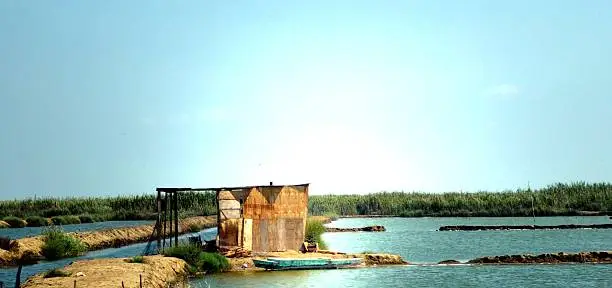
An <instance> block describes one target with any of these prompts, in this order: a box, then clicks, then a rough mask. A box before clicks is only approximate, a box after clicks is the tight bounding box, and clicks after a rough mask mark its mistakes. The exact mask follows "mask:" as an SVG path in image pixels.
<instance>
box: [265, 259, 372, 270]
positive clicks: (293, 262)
mask: <svg viewBox="0 0 612 288" xmlns="http://www.w3.org/2000/svg"><path fill="white" fill-rule="evenodd" d="M253 263H254V264H255V267H258V268H264V269H266V270H306V269H338V268H348V267H353V266H356V265H359V264H360V263H361V258H345V259H330V258H267V259H253Z"/></svg>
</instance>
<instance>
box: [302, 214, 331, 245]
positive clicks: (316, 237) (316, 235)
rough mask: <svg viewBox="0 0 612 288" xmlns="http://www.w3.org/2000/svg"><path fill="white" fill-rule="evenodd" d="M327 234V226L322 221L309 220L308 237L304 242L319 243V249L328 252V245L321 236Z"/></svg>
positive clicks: (307, 223)
mask: <svg viewBox="0 0 612 288" xmlns="http://www.w3.org/2000/svg"><path fill="white" fill-rule="evenodd" d="M323 233H325V226H323V223H321V221H317V220H312V219H308V221H306V235H305V237H304V241H306V242H308V243H315V242H316V243H319V249H322V250H326V249H327V244H326V243H325V241H323V238H321V235H323Z"/></svg>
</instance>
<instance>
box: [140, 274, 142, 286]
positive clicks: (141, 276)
mask: <svg viewBox="0 0 612 288" xmlns="http://www.w3.org/2000/svg"><path fill="white" fill-rule="evenodd" d="M140 288H142V274H140Z"/></svg>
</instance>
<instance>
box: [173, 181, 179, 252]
mask: <svg viewBox="0 0 612 288" xmlns="http://www.w3.org/2000/svg"><path fill="white" fill-rule="evenodd" d="M178 234H179V213H178V191H177V192H175V193H174V244H175V245H176V246H178Z"/></svg>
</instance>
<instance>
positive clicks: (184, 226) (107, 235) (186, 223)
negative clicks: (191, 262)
mask: <svg viewBox="0 0 612 288" xmlns="http://www.w3.org/2000/svg"><path fill="white" fill-rule="evenodd" d="M179 225H180V226H179V228H180V230H179V231H180V232H179V234H186V233H190V232H193V231H192V229H193V227H198V229H199V230H203V229H207V228H213V227H216V226H217V217H216V216H197V217H190V218H185V219H181V220H180V223H179ZM153 229H154V225H138V226H132V227H122V228H109V229H103V230H94V231H87V232H70V233H66V234H68V235H70V236H72V237H74V238H76V239H79V240H81V241H82V242H83V243H84V244H85V245H86V246H87V251H95V250H101V249H106V248H118V247H122V246H126V245H130V244H137V243H143V242H147V241H148V240H149V238H150V237H151V235H152V234H153ZM42 237H43V236H41V235H39V236H34V237H27V238H20V239H16V240H14V241H15V242H17V245H16V247H14V248H13V249H11V250H4V249H0V267H11V266H13V267H14V266H17V263H16V262H17V260H18V259H19V258H20V257H21V256H23V255H25V254H29V255H34V256H35V258H37V259H39V260H42V259H44V257H43V256H42V254H41V247H42V246H43V244H44V243H43V240H42Z"/></svg>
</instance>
